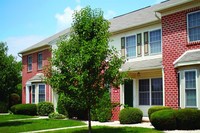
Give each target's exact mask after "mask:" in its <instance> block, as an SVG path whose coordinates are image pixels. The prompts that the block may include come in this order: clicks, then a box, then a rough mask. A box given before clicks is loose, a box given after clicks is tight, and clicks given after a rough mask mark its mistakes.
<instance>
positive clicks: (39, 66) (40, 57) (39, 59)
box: [38, 53, 42, 70]
mask: <svg viewBox="0 0 200 133" xmlns="http://www.w3.org/2000/svg"><path fill="white" fill-rule="evenodd" d="M38 69H39V70H40V69H42V53H38Z"/></svg>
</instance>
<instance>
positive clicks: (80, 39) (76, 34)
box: [46, 7, 123, 132]
mask: <svg viewBox="0 0 200 133" xmlns="http://www.w3.org/2000/svg"><path fill="white" fill-rule="evenodd" d="M108 29H109V21H107V20H106V19H104V17H103V12H102V11H101V10H100V9H94V10H92V9H91V8H90V7H86V8H83V9H82V10H80V11H79V12H76V13H75V14H74V17H73V24H72V27H71V32H70V34H69V36H68V37H66V36H64V37H62V38H61V40H60V41H59V42H58V43H57V45H58V48H57V49H55V50H53V58H52V59H51V60H50V64H51V66H49V68H48V69H47V73H46V77H47V82H48V83H49V84H50V85H51V86H52V87H53V88H54V89H55V90H57V92H58V93H64V94H65V95H66V96H68V97H70V98H71V99H72V100H75V101H77V103H79V104H78V105H77V107H78V106H79V107H82V108H86V109H88V114H89V115H88V116H89V117H88V119H89V129H90V126H91V125H90V110H91V108H92V107H93V106H94V105H95V104H96V103H97V101H98V100H99V98H101V97H102V95H103V94H104V92H105V91H107V90H108V88H109V86H108V85H111V86H113V87H118V86H119V84H120V83H122V78H123V73H120V72H119V69H120V67H121V65H122V63H123V59H122V58H121V57H119V54H118V52H117V51H116V49H115V48H112V47H110V46H109V45H108V43H109V41H110V40H109V37H110V32H109V30H108ZM89 132H90V130H89Z"/></svg>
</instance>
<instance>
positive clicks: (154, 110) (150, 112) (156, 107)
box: [148, 106, 172, 120]
mask: <svg viewBox="0 0 200 133" xmlns="http://www.w3.org/2000/svg"><path fill="white" fill-rule="evenodd" d="M166 109H172V108H171V107H167V106H153V107H151V108H149V110H148V116H149V119H150V120H151V114H153V113H154V112H156V111H159V110H166Z"/></svg>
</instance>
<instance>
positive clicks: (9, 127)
mask: <svg viewBox="0 0 200 133" xmlns="http://www.w3.org/2000/svg"><path fill="white" fill-rule="evenodd" d="M25 117H26V116H21V115H20V116H19V115H12V116H10V115H7V116H0V132H5V131H6V133H15V132H27V131H35V130H44V129H52V128H61V127H71V126H80V125H86V124H85V123H83V122H81V121H76V120H53V119H38V120H21V121H8V120H13V119H22V118H25ZM1 118H2V119H1ZM26 118H32V117H31V116H30V117H28V116H27V117H26Z"/></svg>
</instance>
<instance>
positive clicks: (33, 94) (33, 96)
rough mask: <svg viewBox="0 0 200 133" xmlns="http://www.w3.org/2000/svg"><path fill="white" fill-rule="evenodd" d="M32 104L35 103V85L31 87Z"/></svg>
mask: <svg viewBox="0 0 200 133" xmlns="http://www.w3.org/2000/svg"><path fill="white" fill-rule="evenodd" d="M32 103H35V85H32Z"/></svg>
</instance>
